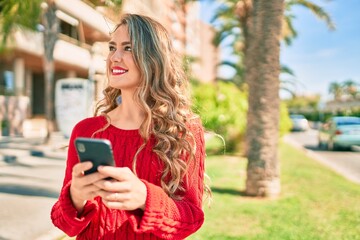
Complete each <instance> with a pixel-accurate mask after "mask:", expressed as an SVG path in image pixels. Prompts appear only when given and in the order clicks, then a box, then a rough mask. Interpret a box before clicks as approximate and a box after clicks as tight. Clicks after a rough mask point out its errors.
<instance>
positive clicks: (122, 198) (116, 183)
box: [94, 166, 147, 211]
mask: <svg viewBox="0 0 360 240" xmlns="http://www.w3.org/2000/svg"><path fill="white" fill-rule="evenodd" d="M98 171H99V172H100V173H101V174H103V175H106V176H108V177H111V178H112V179H111V180H105V179H102V180H100V181H98V182H96V183H94V184H95V185H96V186H97V187H99V188H100V190H99V191H98V195H99V196H101V197H102V201H103V203H104V204H105V205H106V206H107V207H108V208H112V209H121V210H129V211H131V210H135V209H138V208H140V209H142V210H144V209H145V202H146V195H147V191H146V186H145V184H144V183H143V182H142V181H141V180H140V179H139V178H138V177H137V176H136V175H135V174H134V173H133V172H132V171H131V170H130V169H129V168H127V167H124V168H119V167H111V166H100V167H99V168H98Z"/></svg>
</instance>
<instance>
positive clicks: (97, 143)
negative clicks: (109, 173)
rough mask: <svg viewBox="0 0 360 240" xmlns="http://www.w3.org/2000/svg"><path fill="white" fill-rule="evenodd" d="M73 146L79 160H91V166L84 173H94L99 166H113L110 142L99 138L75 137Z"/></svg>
mask: <svg viewBox="0 0 360 240" xmlns="http://www.w3.org/2000/svg"><path fill="white" fill-rule="evenodd" d="M75 148H76V151H77V153H78V156H79V158H80V161H81V162H85V161H91V162H92V163H93V167H92V168H91V169H89V170H87V171H85V174H90V173H94V172H96V171H97V168H98V167H99V166H114V157H113V151H112V147H111V142H110V141H109V140H107V139H100V138H76V139H75Z"/></svg>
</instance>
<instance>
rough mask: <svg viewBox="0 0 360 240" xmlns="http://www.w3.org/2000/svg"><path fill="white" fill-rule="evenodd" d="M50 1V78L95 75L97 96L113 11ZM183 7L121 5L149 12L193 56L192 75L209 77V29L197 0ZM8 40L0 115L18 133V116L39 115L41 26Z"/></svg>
mask: <svg viewBox="0 0 360 240" xmlns="http://www.w3.org/2000/svg"><path fill="white" fill-rule="evenodd" d="M55 3H56V6H57V8H58V11H57V12H56V16H57V18H58V19H59V20H60V28H61V30H60V34H59V38H58V41H57V42H56V45H55V49H54V61H55V82H56V81H57V80H59V79H63V78H70V77H77V78H83V79H88V80H91V81H94V82H95V89H97V90H96V91H95V95H96V97H95V98H99V97H100V96H101V89H102V88H103V86H104V83H105V80H106V76H105V61H104V60H105V58H106V50H104V49H107V44H106V42H107V41H108V40H109V32H111V31H112V30H113V28H114V23H113V22H112V21H111V20H109V18H108V15H107V14H109V16H112V17H113V18H112V19H116V16H114V14H112V15H110V13H109V12H107V11H105V10H104V9H105V8H104V7H103V6H92V5H91V4H90V3H89V2H87V1H81V0H55ZM184 9H185V11H186V15H185V13H184ZM184 9H182V8H181V7H179V6H178V5H177V4H176V3H175V1H174V0H166V1H164V0H124V1H123V6H122V11H123V12H132V13H141V14H144V15H149V16H152V17H154V18H156V19H157V20H158V21H160V22H162V23H163V24H164V25H165V26H166V28H167V29H169V32H170V34H171V36H172V37H173V41H174V45H175V47H176V49H178V51H179V52H180V53H181V54H183V53H187V54H188V55H191V56H192V57H194V58H196V59H197V62H196V64H194V67H193V69H192V70H193V75H194V76H195V77H196V78H198V79H200V80H203V81H207V82H208V81H213V80H214V79H215V77H216V75H215V74H216V70H215V69H216V64H217V59H218V58H217V56H218V51H217V50H216V49H215V48H214V47H213V46H212V45H211V39H210V38H211V36H212V34H213V33H212V32H213V30H212V29H211V28H210V27H209V26H205V25H204V23H201V21H200V20H199V16H198V15H199V3H191V4H188V5H187V6H186V8H184ZM185 16H187V17H186V18H185ZM185 30H186V31H185ZM7 46H8V51H6V52H5V53H2V54H0V120H1V122H3V121H4V119H7V121H8V122H10V124H11V129H12V130H11V131H10V134H15V135H21V134H22V130H21V128H22V124H23V120H25V119H36V118H44V113H45V102H44V97H45V91H44V85H45V82H44V70H43V55H44V50H43V35H42V33H41V32H40V31H39V32H33V31H25V30H16V31H14V32H13V33H12V38H10V39H9V43H8V44H7ZM205 48H206V50H205ZM1 95H2V96H1ZM5 95H6V96H5ZM10 99H12V100H10ZM19 99H22V100H19ZM9 102H11V107H9V106H10V105H9ZM20 106H21V107H20ZM24 106H25V107H24ZM11 109H12V110H11ZM14 109H15V110H14ZM10 110H11V111H12V112H11V111H10ZM15 115H16V116H15ZM14 119H18V121H14Z"/></svg>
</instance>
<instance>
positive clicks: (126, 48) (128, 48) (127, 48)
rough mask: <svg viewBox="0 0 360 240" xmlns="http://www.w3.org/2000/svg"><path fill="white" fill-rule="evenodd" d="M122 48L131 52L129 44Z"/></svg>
mask: <svg viewBox="0 0 360 240" xmlns="http://www.w3.org/2000/svg"><path fill="white" fill-rule="evenodd" d="M124 50H125V51H128V52H131V51H132V49H131V47H130V46H126V47H125V48H124Z"/></svg>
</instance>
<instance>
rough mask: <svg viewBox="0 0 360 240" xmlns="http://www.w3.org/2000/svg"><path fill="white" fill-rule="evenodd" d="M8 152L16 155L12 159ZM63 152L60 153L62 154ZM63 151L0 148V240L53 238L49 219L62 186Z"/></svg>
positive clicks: (49, 239)
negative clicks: (52, 154)
mask: <svg viewBox="0 0 360 240" xmlns="http://www.w3.org/2000/svg"><path fill="white" fill-rule="evenodd" d="M6 156H7V157H6ZM9 156H16V161H14V162H12V160H13V159H12V158H9ZM62 156H63V157H62ZM65 156H66V151H65V150H63V151H62V152H61V153H57V155H56V157H54V158H53V157H34V156H31V155H30V150H29V149H16V148H4V147H3V146H2V148H1V149H0V206H1V208H0V240H24V239H30V240H38V239H39V240H40V239H43V240H45V239H47V240H51V239H55V237H56V236H54V237H52V236H51V234H52V235H54V233H56V234H57V236H58V234H59V233H60V232H59V231H60V230H57V229H56V228H55V227H54V226H53V224H52V222H51V219H50V211H51V207H52V205H53V204H54V203H55V201H56V200H57V197H58V194H59V191H60V188H61V186H62V180H63V174H64V168H65V158H66V157H65Z"/></svg>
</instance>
